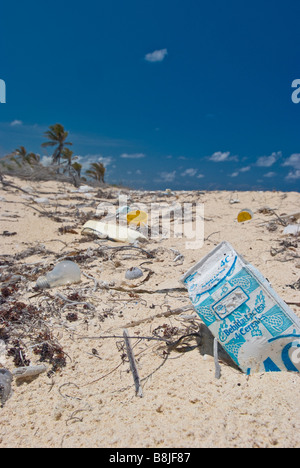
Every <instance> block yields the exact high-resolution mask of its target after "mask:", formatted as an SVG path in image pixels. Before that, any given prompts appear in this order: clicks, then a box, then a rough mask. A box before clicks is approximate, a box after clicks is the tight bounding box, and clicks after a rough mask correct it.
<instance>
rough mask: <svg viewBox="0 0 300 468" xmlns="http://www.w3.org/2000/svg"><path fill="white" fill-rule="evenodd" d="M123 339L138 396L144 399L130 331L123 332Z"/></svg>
mask: <svg viewBox="0 0 300 468" xmlns="http://www.w3.org/2000/svg"><path fill="white" fill-rule="evenodd" d="M123 337H124V341H125V345H126V351H127V356H128V359H129V363H130V369H131V372H132V375H133V380H134V384H135V391H136V395H137V396H139V397H141V398H142V397H143V390H142V387H141V380H140V377H139V373H138V370H137V366H136V362H135V358H134V354H133V350H132V346H131V343H130V338H129V336H128V330H126V328H125V329H124V331H123Z"/></svg>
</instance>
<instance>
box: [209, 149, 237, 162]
mask: <svg viewBox="0 0 300 468" xmlns="http://www.w3.org/2000/svg"><path fill="white" fill-rule="evenodd" d="M208 159H209V160H210V161H213V162H224V161H237V160H238V157H237V156H230V152H229V151H225V152H222V151H216V152H215V153H214V154H212V155H211V156H210V157H209V158H208Z"/></svg>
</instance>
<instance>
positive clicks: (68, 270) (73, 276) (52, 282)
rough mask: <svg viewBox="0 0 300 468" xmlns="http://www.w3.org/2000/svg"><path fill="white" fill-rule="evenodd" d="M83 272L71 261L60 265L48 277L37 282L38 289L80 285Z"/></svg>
mask: <svg viewBox="0 0 300 468" xmlns="http://www.w3.org/2000/svg"><path fill="white" fill-rule="evenodd" d="M80 281H81V271H80V268H79V266H78V265H76V263H74V262H71V261H69V260H65V261H63V262H60V263H58V264H57V265H56V266H55V267H54V269H53V270H52V271H50V272H49V273H47V275H46V276H40V278H38V280H37V282H36V287H37V288H38V289H47V288H54V287H57V286H64V285H67V284H73V283H79V282H80Z"/></svg>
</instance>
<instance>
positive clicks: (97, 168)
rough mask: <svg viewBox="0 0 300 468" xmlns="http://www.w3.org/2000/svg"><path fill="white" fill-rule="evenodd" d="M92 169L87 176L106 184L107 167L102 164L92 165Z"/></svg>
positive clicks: (87, 172)
mask: <svg viewBox="0 0 300 468" xmlns="http://www.w3.org/2000/svg"><path fill="white" fill-rule="evenodd" d="M90 166H91V169H88V170H87V171H86V174H87V175H88V176H90V177H92V178H93V179H95V180H97V181H99V182H103V183H104V175H105V167H104V166H103V164H102V163H91V164H90Z"/></svg>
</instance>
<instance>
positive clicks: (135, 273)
mask: <svg viewBox="0 0 300 468" xmlns="http://www.w3.org/2000/svg"><path fill="white" fill-rule="evenodd" d="M142 276H143V272H142V270H140V269H139V268H137V267H132V268H129V270H127V271H126V274H125V278H126V279H128V280H131V281H132V280H135V279H138V278H141V277H142Z"/></svg>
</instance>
